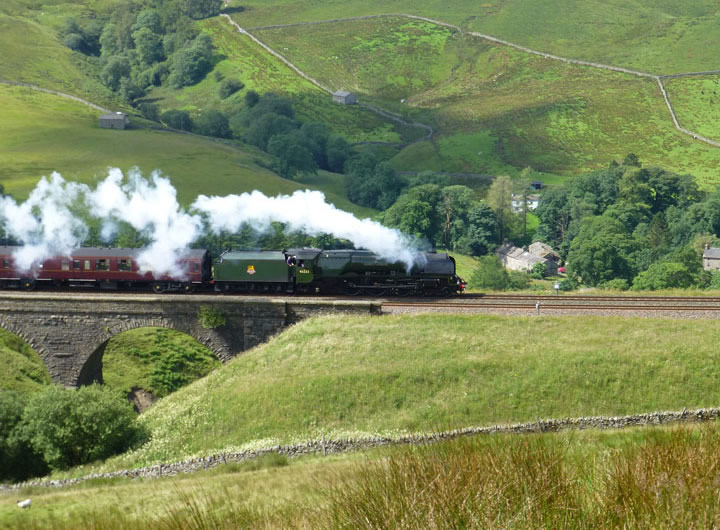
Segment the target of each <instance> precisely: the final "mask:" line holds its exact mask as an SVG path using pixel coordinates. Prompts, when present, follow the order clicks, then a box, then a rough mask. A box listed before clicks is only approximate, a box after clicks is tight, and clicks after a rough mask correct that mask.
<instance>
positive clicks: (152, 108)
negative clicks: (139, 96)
mask: <svg viewBox="0 0 720 530" xmlns="http://www.w3.org/2000/svg"><path fill="white" fill-rule="evenodd" d="M138 110H139V111H140V114H142V115H143V117H145V118H147V119H148V120H151V121H159V120H160V107H158V106H157V105H156V104H155V103H150V102H149V101H143V102H142V103H140V104H139V105H138Z"/></svg>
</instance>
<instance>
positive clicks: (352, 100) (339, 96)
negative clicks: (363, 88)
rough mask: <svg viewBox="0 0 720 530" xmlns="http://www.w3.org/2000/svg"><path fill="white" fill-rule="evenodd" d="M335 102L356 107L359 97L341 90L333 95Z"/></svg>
mask: <svg viewBox="0 0 720 530" xmlns="http://www.w3.org/2000/svg"><path fill="white" fill-rule="evenodd" d="M333 101H334V102H335V103H338V104H340V105H355V104H356V103H357V97H356V96H355V94H354V93H352V92H345V91H344V90H339V91H337V92H334V93H333Z"/></svg>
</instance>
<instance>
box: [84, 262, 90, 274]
mask: <svg viewBox="0 0 720 530" xmlns="http://www.w3.org/2000/svg"><path fill="white" fill-rule="evenodd" d="M85 270H86V271H89V270H90V260H89V259H86V260H85Z"/></svg>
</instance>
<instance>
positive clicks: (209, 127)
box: [195, 109, 232, 138]
mask: <svg viewBox="0 0 720 530" xmlns="http://www.w3.org/2000/svg"><path fill="white" fill-rule="evenodd" d="M195 132H197V133H198V134H204V135H205V136H215V137H217V138H230V137H232V132H231V131H230V123H229V122H228V119H227V118H226V117H225V115H224V114H223V113H222V112H220V111H219V110H214V109H212V110H208V111H207V112H203V113H202V114H201V115H200V116H199V117H198V118H197V119H196V120H195Z"/></svg>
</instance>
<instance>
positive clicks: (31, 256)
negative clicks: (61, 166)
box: [0, 173, 88, 271]
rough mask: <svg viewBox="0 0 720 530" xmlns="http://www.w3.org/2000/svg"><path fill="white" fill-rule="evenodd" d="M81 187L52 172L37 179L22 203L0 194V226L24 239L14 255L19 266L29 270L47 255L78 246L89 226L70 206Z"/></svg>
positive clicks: (66, 252) (82, 187)
mask: <svg viewBox="0 0 720 530" xmlns="http://www.w3.org/2000/svg"><path fill="white" fill-rule="evenodd" d="M84 189H85V187H84V186H83V185H81V184H76V183H73V182H66V181H65V180H64V179H63V178H62V177H61V176H60V175H59V174H58V173H53V174H52V175H51V177H50V179H49V180H48V179H47V178H45V177H43V178H42V179H40V182H39V183H38V185H37V186H36V187H35V189H34V190H33V191H32V193H30V196H29V197H28V199H27V200H26V201H25V202H23V203H22V204H18V203H17V202H15V201H14V200H13V199H12V198H11V197H0V226H2V227H3V228H4V229H5V232H6V233H7V235H8V236H9V237H11V238H13V239H19V240H21V241H23V242H24V243H25V245H24V246H23V247H20V248H19V249H18V251H17V252H16V253H15V256H14V257H15V263H16V265H17V267H18V268H20V269H21V270H25V271H29V270H30V269H31V268H32V266H33V265H34V264H37V263H39V262H41V261H42V260H43V259H44V258H46V257H49V256H57V255H68V254H69V253H70V252H71V251H72V250H73V249H74V248H77V247H78V246H80V244H81V243H82V242H83V240H84V239H85V238H86V237H87V233H88V228H87V226H86V225H85V223H83V222H82V221H81V220H80V219H78V218H77V217H75V215H74V214H73V212H72V211H71V208H72V207H73V206H74V205H76V204H77V200H78V198H79V197H80V196H81V194H82V192H83V190H84Z"/></svg>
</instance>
